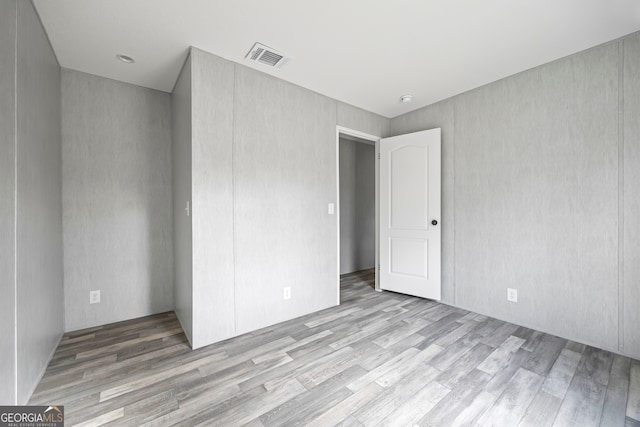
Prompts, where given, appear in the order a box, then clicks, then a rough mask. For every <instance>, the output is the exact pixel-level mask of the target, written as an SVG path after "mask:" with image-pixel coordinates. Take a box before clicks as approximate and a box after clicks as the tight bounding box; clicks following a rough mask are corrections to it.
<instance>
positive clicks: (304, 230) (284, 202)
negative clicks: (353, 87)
mask: <svg viewBox="0 0 640 427" xmlns="http://www.w3.org/2000/svg"><path fill="white" fill-rule="evenodd" d="M234 110H235V113H234V152H233V168H234V184H235V200H234V202H235V226H236V244H235V248H236V250H235V252H236V298H237V306H238V309H237V313H236V314H237V321H236V322H237V332H238V333H241V332H246V331H250V330H254V329H257V328H259V327H262V326H267V325H270V324H274V323H277V322H280V321H283V320H287V319H291V318H294V317H297V316H300V315H303V314H307V313H310V312H313V311H317V310H320V309H323V308H327V307H330V306H332V305H335V304H336V302H337V280H338V278H337V272H338V254H337V245H336V243H337V238H338V236H337V222H336V218H337V216H336V215H328V214H327V204H328V203H336V202H337V194H336V192H337V186H336V184H337V182H336V174H337V170H336V169H337V165H336V140H335V138H336V127H335V126H336V103H335V101H333V100H331V99H329V98H326V97H323V96H321V95H318V94H316V93H313V92H310V91H308V90H305V89H303V88H300V87H298V86H294V85H292V84H290V83H286V82H284V81H282V80H278V79H275V78H273V77H271V76H268V75H266V74H262V73H260V72H257V71H254V70H252V69H249V68H246V67H242V66H236V84H235V108H234ZM286 286H290V287H291V299H290V300H287V301H284V300H283V298H282V292H283V288H284V287H286ZM240 307H241V308H240Z"/></svg>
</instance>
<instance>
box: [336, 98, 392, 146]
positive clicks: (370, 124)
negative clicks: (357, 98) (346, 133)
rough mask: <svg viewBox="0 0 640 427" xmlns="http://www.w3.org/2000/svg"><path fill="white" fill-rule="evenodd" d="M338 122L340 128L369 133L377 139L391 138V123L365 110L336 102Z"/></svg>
mask: <svg viewBox="0 0 640 427" xmlns="http://www.w3.org/2000/svg"><path fill="white" fill-rule="evenodd" d="M336 104H337V109H338V111H337V121H338V125H339V126H343V127H346V128H349V129H352V130H357V131H360V132H364V133H368V134H369V135H373V136H377V137H382V138H384V137H386V136H389V126H390V123H391V121H390V120H389V119H387V118H385V117H382V116H379V115H377V114H374V113H370V112H369V111H366V110H363V109H361V108H358V107H354V106H353V105H349V104H345V103H344V102H340V101H336Z"/></svg>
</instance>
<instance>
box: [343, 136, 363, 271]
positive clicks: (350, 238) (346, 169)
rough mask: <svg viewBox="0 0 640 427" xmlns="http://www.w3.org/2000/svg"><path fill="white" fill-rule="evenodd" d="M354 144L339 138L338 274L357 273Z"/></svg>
mask: <svg viewBox="0 0 640 427" xmlns="http://www.w3.org/2000/svg"><path fill="white" fill-rule="evenodd" d="M356 144H357V143H356V142H354V141H351V140H348V139H343V138H340V147H339V149H340V164H339V170H340V274H347V273H351V272H353V271H357V270H358V269H357V268H356V266H355V265H356V257H357V254H358V249H357V245H356V240H355V238H354V234H355V228H356V200H355V198H356V197H355V196H356Z"/></svg>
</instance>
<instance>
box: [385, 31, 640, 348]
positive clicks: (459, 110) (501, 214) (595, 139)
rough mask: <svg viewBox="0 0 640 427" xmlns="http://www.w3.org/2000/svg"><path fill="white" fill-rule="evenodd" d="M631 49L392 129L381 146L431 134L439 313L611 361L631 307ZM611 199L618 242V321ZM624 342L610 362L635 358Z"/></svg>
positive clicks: (563, 66)
mask: <svg viewBox="0 0 640 427" xmlns="http://www.w3.org/2000/svg"><path fill="white" fill-rule="evenodd" d="M623 43H624V44H625V46H626V49H625V52H627V56H631V57H633V58H635V59H631V58H629V59H626V58H625V61H624V64H625V67H626V69H625V79H624V81H625V87H624V90H622V89H623V87H622V86H620V85H621V81H620V75H621V67H622V64H623V61H622V55H621V53H622V49H621V47H622V44H623ZM634 43H638V38H637V35H636V36H633V37H632V38H628V39H626V41H624V42H623V41H614V42H611V43H607V44H605V45H602V46H598V47H596V48H593V49H590V50H587V51H584V52H581V53H578V54H576V55H573V56H570V57H567V58H563V59H561V60H558V61H555V62H552V63H550V64H546V65H543V66H540V67H537V68H535V69H532V70H529V71H526V72H524V73H520V74H517V75H515V76H512V77H508V78H506V79H503V80H500V81H498V82H495V83H492V84H489V85H486V86H483V87H480V88H478V89H475V90H473V91H470V92H467V93H464V94H462V95H459V96H456V97H454V98H451V99H448V100H445V101H442V102H440V103H437V104H434V105H432V106H429V107H426V108H424V109H421V110H417V111H414V112H412V113H409V114H405V115H403V116H400V117H397V118H394V119H392V121H391V134H392V135H398V134H402V133H409V132H415V131H418V130H424V129H429V128H433V127H441V128H442V132H443V145H442V146H443V154H442V167H443V169H442V170H443V172H442V173H443V183H442V188H443V243H442V249H443V301H444V302H447V303H449V304H453V305H457V306H461V307H464V308H468V309H471V310H474V311H477V312H480V313H483V314H487V315H490V316H495V317H498V318H501V319H505V320H508V321H511V322H514V323H517V324H521V325H525V326H529V327H532V328H536V329H539V330H542V331H545V332H550V333H553V334H556V335H560V336H563V337H567V338H570V339H573V340H576V341H580V342H583V343H587V344H592V345H596V346H598V347H602V348H606V349H609V350H613V351H619V347H618V346H619V342H618V332H619V330H620V331H621V330H622V328H623V325H627V328H626V329H625V330H626V331H628V328H629V326H628V325H629V322H635V323H637V322H638V320H640V319H639V318H638V317H637V310H634V309H632V308H631V307H637V305H638V302H639V299H638V298H639V297H640V295H639V294H638V293H637V287H634V286H635V284H637V282H638V277H639V274H640V270H638V269H637V268H636V267H635V265H638V262H635V261H637V260H638V259H639V257H638V255H639V251H640V248H639V247H638V245H637V244H636V242H637V241H638V239H639V237H638V236H640V232H639V231H638V230H639V229H640V227H638V220H637V218H638V216H639V213H640V205H637V204H636V202H635V200H637V199H638V198H639V193H640V192H638V191H637V187H638V185H637V182H638V179H639V177H638V175H637V172H636V170H637V169H638V167H639V166H640V164H639V162H640V155H638V150H636V148H634V147H635V145H634V144H635V142H637V140H638V121H637V117H638V110H637V108H638V103H637V99H638V79H637V77H636V76H637V75H638V62H637V61H638V58H637V51H638V46H637V45H634ZM627 76H633V77H627ZM634 91H635V92H634ZM621 94H624V100H625V102H624V108H625V110H624V114H625V121H624V123H625V152H624V163H625V169H624V178H625V186H624V193H622V187H620V186H619V173H620V174H621V175H622V173H621V169H619V156H620V155H621V151H620V144H619V136H620V132H619V123H622V122H619V119H620V117H621V114H622V111H621V109H620V107H621V106H622V104H620V103H619V96H620V95H621ZM634 108H635V109H636V110H634ZM630 140H631V141H633V142H629V141H630ZM636 145H637V144H636ZM630 165H631V166H630ZM630 183H633V184H630ZM619 190H620V191H621V194H624V206H625V224H624V233H625V234H624V236H625V242H628V243H625V253H624V258H625V276H624V277H625V288H624V290H625V296H624V302H625V306H627V307H629V309H627V310H626V311H625V314H624V316H622V315H620V311H619V310H620V309H621V307H619V305H620V304H619V297H618V290H619V281H618V280H619V279H618V269H619V259H621V256H622V254H620V253H619V247H618V244H619V226H620V227H622V224H619V222H618V215H619V201H618V192H619ZM633 191H635V193H633ZM630 199H631V200H633V201H631V203H630ZM629 221H631V224H629ZM621 230H622V228H621ZM634 233H635V234H634ZM629 264H631V265H632V267H630V268H629ZM632 283H633V284H632ZM507 287H512V288H517V289H518V298H519V302H518V303H517V304H513V303H509V302H507V301H506V288H507ZM623 317H624V318H623ZM619 318H620V319H619ZM621 321H623V322H621ZM635 323H632V324H635ZM619 328H620V329H619ZM632 330H633V328H632ZM633 333H635V332H631V331H628V333H627V335H626V338H625V340H626V341H628V343H627V344H626V345H625V347H624V350H623V352H625V353H627V354H630V355H634V356H636V357H638V356H640V351H639V350H640V349H638V341H637V339H636V338H635V335H634V336H632V335H631V334H633ZM634 340H635V341H634ZM620 344H622V342H620Z"/></svg>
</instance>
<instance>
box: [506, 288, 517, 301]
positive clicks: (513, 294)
mask: <svg viewBox="0 0 640 427" xmlns="http://www.w3.org/2000/svg"><path fill="white" fill-rule="evenodd" d="M507 301H511V302H518V290H517V289H512V288H507Z"/></svg>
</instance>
